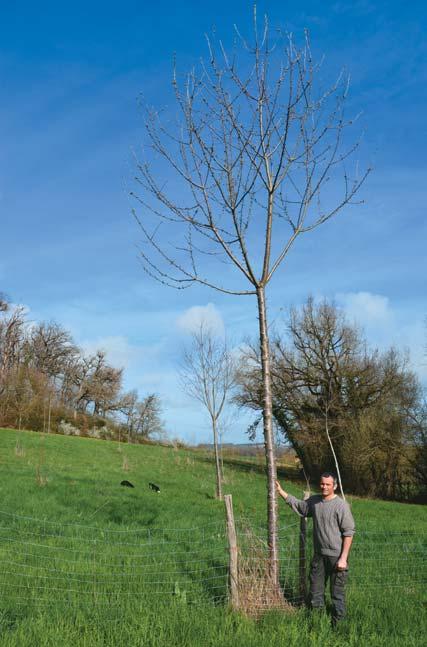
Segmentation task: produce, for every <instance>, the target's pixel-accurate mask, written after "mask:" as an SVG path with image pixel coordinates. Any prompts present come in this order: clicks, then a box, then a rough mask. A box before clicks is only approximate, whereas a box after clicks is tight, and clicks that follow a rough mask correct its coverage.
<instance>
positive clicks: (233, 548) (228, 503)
mask: <svg viewBox="0 0 427 647" xmlns="http://www.w3.org/2000/svg"><path fill="white" fill-rule="evenodd" d="M224 503H225V514H226V518H227V537H228V546H229V550H230V561H229V584H230V597H231V607H232V608H233V609H238V608H239V586H238V568H237V538H236V527H235V525H234V514H233V500H232V497H231V494H226V495H225V496H224Z"/></svg>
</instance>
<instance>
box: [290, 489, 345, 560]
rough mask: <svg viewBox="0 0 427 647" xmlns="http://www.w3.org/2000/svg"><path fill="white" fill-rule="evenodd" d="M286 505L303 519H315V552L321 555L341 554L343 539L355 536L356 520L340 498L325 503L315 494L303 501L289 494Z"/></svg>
mask: <svg viewBox="0 0 427 647" xmlns="http://www.w3.org/2000/svg"><path fill="white" fill-rule="evenodd" d="M286 503H287V504H288V505H289V506H290V507H291V508H292V510H293V511H294V512H297V513H298V514H300V515H301V516H303V517H313V544H314V552H315V553H320V554H321V555H334V556H335V555H337V556H339V555H340V554H341V548H342V538H343V537H352V536H353V535H354V531H355V528H354V519H353V516H352V514H351V512H350V508H349V507H348V504H347V503H346V502H345V501H343V500H342V499H341V498H340V497H339V496H335V497H334V498H333V499H330V500H329V501H324V500H323V497H322V495H321V494H315V495H314V496H311V497H310V498H309V499H307V500H306V501H301V500H300V499H297V498H296V497H294V496H292V494H288V498H287V499H286Z"/></svg>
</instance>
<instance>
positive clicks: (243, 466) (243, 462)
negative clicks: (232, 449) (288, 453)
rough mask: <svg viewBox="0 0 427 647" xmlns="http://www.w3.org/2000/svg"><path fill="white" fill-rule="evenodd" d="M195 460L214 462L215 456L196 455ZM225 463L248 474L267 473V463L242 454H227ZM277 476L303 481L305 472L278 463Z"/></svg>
mask: <svg viewBox="0 0 427 647" xmlns="http://www.w3.org/2000/svg"><path fill="white" fill-rule="evenodd" d="M194 460H196V461H199V462H201V463H210V464H211V463H214V457H213V456H212V457H211V456H206V455H205V456H195V457H194ZM222 462H223V464H224V465H226V466H228V467H232V468H233V469H235V470H237V471H239V472H245V473H247V474H262V475H265V474H266V468H265V465H264V464H262V463H255V462H254V461H250V460H247V459H245V458H242V457H240V456H227V457H224V458H223V461H222ZM277 476H278V477H279V478H286V479H288V480H290V481H299V482H301V481H303V480H304V473H303V471H302V470H300V469H299V468H297V467H295V466H294V465H280V464H279V465H277Z"/></svg>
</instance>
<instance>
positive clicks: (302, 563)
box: [298, 492, 310, 602]
mask: <svg viewBox="0 0 427 647" xmlns="http://www.w3.org/2000/svg"><path fill="white" fill-rule="evenodd" d="M309 496H310V493H309V492H304V501H307V499H308V498H309ZM306 548H307V517H301V518H300V522H299V565H298V567H299V594H300V597H301V599H302V600H303V601H304V602H306V600H307V577H306V556H307V551H306Z"/></svg>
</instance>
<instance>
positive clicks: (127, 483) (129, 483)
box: [120, 481, 135, 487]
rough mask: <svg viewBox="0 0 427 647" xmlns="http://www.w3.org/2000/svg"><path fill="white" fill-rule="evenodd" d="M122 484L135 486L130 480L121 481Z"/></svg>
mask: <svg viewBox="0 0 427 647" xmlns="http://www.w3.org/2000/svg"><path fill="white" fill-rule="evenodd" d="M120 485H124V487H135V486H134V485H132V483H131V482H130V481H121V483H120Z"/></svg>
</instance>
